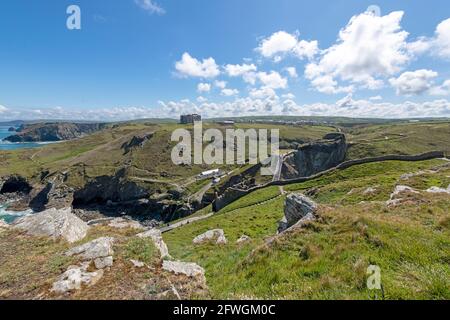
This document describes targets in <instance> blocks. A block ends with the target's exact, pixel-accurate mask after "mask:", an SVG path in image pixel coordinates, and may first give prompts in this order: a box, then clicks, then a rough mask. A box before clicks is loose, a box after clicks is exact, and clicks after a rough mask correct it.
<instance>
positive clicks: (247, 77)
mask: <svg viewBox="0 0 450 320" xmlns="http://www.w3.org/2000/svg"><path fill="white" fill-rule="evenodd" d="M242 79H243V80H244V81H245V82H246V83H249V84H251V85H255V83H256V80H257V79H258V75H257V73H256V72H249V73H246V74H244V75H243V76H242Z"/></svg>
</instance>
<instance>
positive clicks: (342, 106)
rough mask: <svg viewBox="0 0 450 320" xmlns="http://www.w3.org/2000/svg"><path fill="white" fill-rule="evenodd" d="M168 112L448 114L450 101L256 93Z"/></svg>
mask: <svg viewBox="0 0 450 320" xmlns="http://www.w3.org/2000/svg"><path fill="white" fill-rule="evenodd" d="M164 105H165V106H166V108H164V110H165V111H166V112H168V111H170V110H172V111H174V112H173V113H165V115H166V116H169V115H170V116H172V117H178V115H179V114H180V113H183V112H197V113H200V114H202V116H204V117H205V118H208V117H223V116H255V115H261V116H262V115H282V114H284V115H296V116H345V117H361V118H367V117H376V118H408V117H410V118H411V117H418V118H420V117H448V116H450V102H449V101H448V100H445V99H443V100H434V101H428V102H420V103H419V102H410V101H406V102H404V103H397V104H394V103H387V102H377V103H375V102H371V101H368V100H354V99H353V98H352V96H351V95H349V96H347V97H345V98H344V99H341V100H339V101H338V102H336V103H334V104H333V103H331V104H327V103H313V104H304V105H298V104H297V103H295V102H294V101H293V100H292V99H287V100H283V101H280V100H279V99H278V97H276V96H263V95H261V96H256V95H255V96H254V97H246V98H237V99H235V100H234V101H230V102H217V103H212V102H210V103H202V104H195V103H191V102H189V101H180V102H169V103H164Z"/></svg>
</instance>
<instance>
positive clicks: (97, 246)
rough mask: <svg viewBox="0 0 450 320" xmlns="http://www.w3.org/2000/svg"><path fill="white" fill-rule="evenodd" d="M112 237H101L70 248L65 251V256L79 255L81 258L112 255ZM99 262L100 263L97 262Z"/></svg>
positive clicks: (93, 258)
mask: <svg viewBox="0 0 450 320" xmlns="http://www.w3.org/2000/svg"><path fill="white" fill-rule="evenodd" d="M113 244H114V238H111V237H103V238H98V239H95V240H92V241H90V242H88V243H85V244H82V245H80V246H78V247H75V248H72V249H70V250H68V251H67V252H66V255H67V256H80V257H81V258H82V259H83V260H85V261H86V260H95V259H98V258H106V257H112V256H113V255H114V250H113ZM99 264H100V263H99Z"/></svg>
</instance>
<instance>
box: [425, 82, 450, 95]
mask: <svg viewBox="0 0 450 320" xmlns="http://www.w3.org/2000/svg"><path fill="white" fill-rule="evenodd" d="M429 93H430V94H431V95H434V96H448V95H450V80H446V81H444V83H443V84H442V85H440V86H435V87H432V88H430V90H429Z"/></svg>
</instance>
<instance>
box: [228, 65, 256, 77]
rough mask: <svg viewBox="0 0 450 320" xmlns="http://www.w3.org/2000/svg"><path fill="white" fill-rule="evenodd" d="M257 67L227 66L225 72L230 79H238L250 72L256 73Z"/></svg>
mask: <svg viewBox="0 0 450 320" xmlns="http://www.w3.org/2000/svg"><path fill="white" fill-rule="evenodd" d="M256 70H257V67H256V66H255V65H254V64H253V63H252V64H242V65H239V64H227V65H226V66H225V71H226V72H227V74H228V75H229V76H230V77H240V76H243V75H244V74H247V73H249V72H252V71H256Z"/></svg>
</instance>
